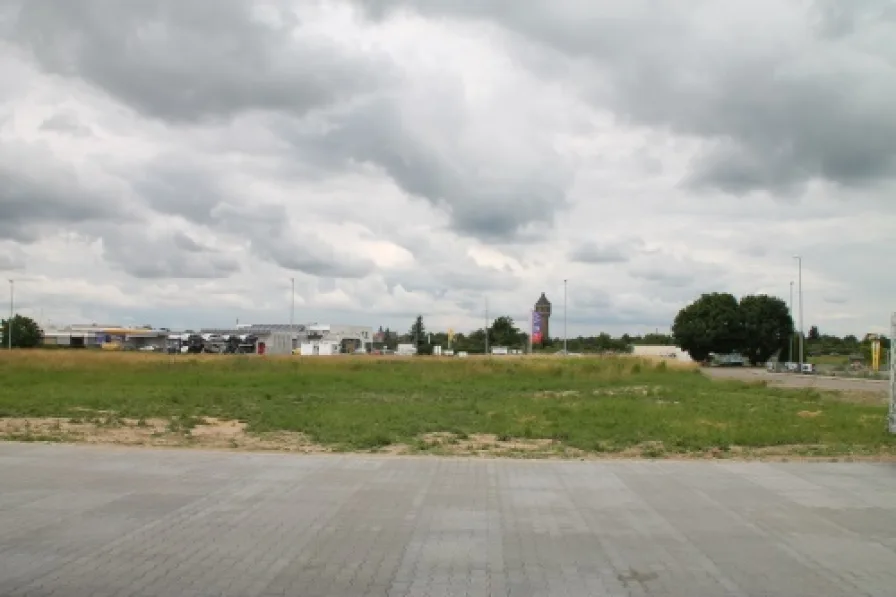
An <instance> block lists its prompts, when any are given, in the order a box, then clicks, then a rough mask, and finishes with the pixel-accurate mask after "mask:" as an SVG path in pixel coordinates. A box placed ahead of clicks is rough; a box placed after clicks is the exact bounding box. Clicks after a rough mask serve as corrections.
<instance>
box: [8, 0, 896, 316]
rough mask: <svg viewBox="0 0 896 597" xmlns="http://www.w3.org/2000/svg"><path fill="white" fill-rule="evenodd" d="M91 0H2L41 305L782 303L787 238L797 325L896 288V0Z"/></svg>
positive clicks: (431, 308)
mask: <svg viewBox="0 0 896 597" xmlns="http://www.w3.org/2000/svg"><path fill="white" fill-rule="evenodd" d="M77 4H78V6H77V8H75V7H74V4H72V5H71V6H69V3H65V2H62V1H61V0H28V1H27V2H25V1H24V0H20V1H19V2H12V1H9V2H7V3H5V8H4V9H3V10H2V11H0V69H2V71H3V73H4V77H3V78H2V81H0V271H2V272H3V275H4V277H9V276H7V272H12V273H11V274H9V275H10V276H12V277H16V278H17V279H21V283H20V284H19V285H18V286H17V296H18V297H19V304H20V306H21V308H22V311H23V312H25V313H27V314H30V315H33V316H42V317H43V319H44V320H45V321H46V320H52V321H55V322H74V321H116V320H117V321H122V322H130V321H133V322H139V323H147V322H151V323H154V324H156V325H168V326H172V327H199V326H203V325H224V324H227V323H229V322H231V321H235V320H236V319H240V320H241V321H269V322H270V321H285V320H286V319H287V318H288V316H289V304H290V297H289V289H290V278H291V277H294V278H295V285H296V305H297V318H298V319H299V320H301V321H320V322H323V321H333V322H337V321H345V322H356V323H367V324H370V325H374V326H377V325H384V326H387V325H388V326H391V327H392V328H396V329H405V328H406V327H408V326H409V325H410V323H411V318H412V317H413V316H414V315H415V314H416V313H423V314H424V315H425V316H426V318H427V322H428V326H429V327H430V328H432V329H439V328H448V327H452V328H454V329H455V330H464V329H470V328H474V327H479V326H481V325H482V320H483V318H484V307H485V301H486V298H487V299H488V301H489V309H490V313H491V314H492V315H499V314H503V313H507V314H510V315H512V316H513V317H515V318H517V319H518V320H521V321H524V320H525V319H526V317H527V310H528V309H529V308H530V307H531V305H532V304H533V303H534V301H535V300H536V299H537V298H538V296H539V295H540V293H541V292H546V293H547V295H548V297H549V298H550V299H552V301H553V302H554V308H555V318H554V319H555V323H554V324H553V325H552V330H553V332H554V333H558V330H559V329H560V328H559V327H558V326H557V324H556V321H558V320H559V319H560V318H562V302H563V280H564V279H568V280H569V287H568V288H569V297H568V302H569V313H568V322H569V327H570V333H571V334H579V333H594V332H597V331H608V332H611V333H622V332H626V331H627V332H630V333H635V332H644V331H649V330H653V329H655V328H656V327H660V328H664V327H666V328H667V327H668V325H669V323H671V320H672V318H673V317H674V314H675V312H676V311H677V309H679V308H680V307H681V306H682V305H683V304H685V303H686V302H688V301H689V300H691V299H692V298H694V297H695V296H696V295H698V294H699V293H701V292H711V291H731V292H734V293H736V294H745V293H755V292H767V293H771V294H777V295H779V296H781V297H782V298H785V299H787V298H789V296H788V295H789V287H790V286H789V285H790V282H791V280H795V279H796V266H795V263H794V261H793V259H792V255H793V254H796V253H799V254H801V255H803V259H804V260H803V266H804V269H803V289H804V292H805V308H806V315H805V318H804V319H805V323H806V326H809V325H818V326H819V328H820V329H821V330H822V332H825V333H828V332H833V333H841V334H845V333H855V334H862V333H864V332H865V331H868V330H872V329H880V327H881V326H882V325H884V324H885V323H886V322H887V321H888V313H889V312H890V311H892V310H894V309H896V304H894V303H893V299H892V297H893V296H894V295H896V281H894V279H893V277H892V276H889V275H888V274H887V269H886V260H885V259H886V256H887V255H888V254H890V253H892V252H893V251H894V250H896V236H894V235H893V233H892V231H893V230H894V229H896V204H894V203H893V201H892V197H893V196H894V194H893V192H894V190H896V141H894V139H896V135H894V134H893V132H894V131H896V117H894V115H896V112H893V111H892V110H891V108H890V107H891V105H892V104H893V98H894V97H896V67H894V66H893V64H894V62H893V61H892V59H893V55H892V48H893V47H896V46H894V45H893V43H892V42H893V41H894V40H896V21H894V18H893V14H892V12H887V10H886V3H879V2H875V1H874V0H867V1H865V2H861V3H860V2H856V3H854V4H850V8H848V9H844V8H843V6H842V5H840V4H839V3H838V4H837V5H836V6H834V5H833V4H830V3H826V2H820V3H817V4H816V5H814V6H813V7H811V8H809V9H805V10H804V9H803V8H801V7H799V6H797V5H788V6H783V5H781V4H780V3H777V2H771V1H768V2H763V3H761V4H760V5H759V6H757V5H756V4H755V3H749V4H748V3H746V2H737V3H735V4H733V5H730V6H727V7H726V9H725V10H721V9H719V8H718V7H717V6H715V5H714V4H713V3H711V2H706V1H705V0H692V1H691V2H689V3H687V6H681V7H679V8H675V9H673V8H671V7H669V8H666V9H664V10H652V11H647V8H648V6H647V4H644V3H639V2H632V3H627V4H626V5H625V7H621V8H620V7H617V8H612V9H610V8H607V7H606V6H604V5H601V6H600V7H598V6H597V5H595V4H594V3H591V2H584V1H581V2H577V1H573V0H568V1H565V2H558V1H556V0H552V1H550V2H548V1H545V2H536V1H535V0H533V2H532V3H531V5H527V8H525V9H521V8H520V7H519V6H517V4H512V5H510V4H507V3H503V2H500V1H499V0H484V1H483V2H481V3H467V4H463V3H450V2H441V1H437V0H431V1H426V0H420V1H419V2H411V1H400V0H377V1H376V2H365V3H363V4H364V7H365V8H363V9H362V8H361V7H360V4H361V3H357V2H350V1H348V0H343V1H334V2H328V3H322V4H321V3H318V4H309V3H306V2H298V1H294V0H268V1H265V2H263V3H256V4H251V5H250V4H249V3H244V2H241V1H237V0H221V2H220V3H218V4H216V6H219V7H220V8H219V10H218V11H216V12H215V13H213V14H212V13H210V12H209V11H208V9H207V3H205V2H200V1H198V0H180V1H178V2H174V1H173V0H152V1H150V2H145V3H140V4H139V6H138V5H136V4H135V5H133V6H132V5H131V4H122V5H116V8H114V9H111V10H108V8H109V6H110V5H108V3H105V2H100V1H98V0H83V2H79V3H77ZM16 5H17V6H16ZM390 6H391V7H396V6H397V7H399V9H397V10H374V9H375V8H377V7H380V8H388V7H390ZM508 6H510V7H512V9H513V10H512V11H510V10H506V11H505V10H504V9H505V8H506V7H508ZM620 6H621V5H620ZM832 7H833V8H836V10H833V8H832ZM250 9H251V10H250ZM608 10H609V11H610V12H606V11H608ZM16 13H18V15H19V16H18V17H16ZM200 17H201V18H200Z"/></svg>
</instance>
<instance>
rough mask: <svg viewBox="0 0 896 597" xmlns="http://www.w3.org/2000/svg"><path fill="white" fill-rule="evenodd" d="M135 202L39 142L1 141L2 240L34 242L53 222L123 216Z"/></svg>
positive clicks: (58, 223)
mask: <svg viewBox="0 0 896 597" xmlns="http://www.w3.org/2000/svg"><path fill="white" fill-rule="evenodd" d="M130 207H131V206H130V204H129V203H128V202H127V201H122V200H121V198H120V197H118V196H116V194H115V193H114V192H113V191H112V190H111V189H109V188H104V187H99V186H96V185H85V184H84V183H83V181H81V180H80V179H79V177H78V176H77V174H76V173H75V172H74V171H73V170H72V169H70V168H68V167H66V166H63V165H61V164H59V163H57V162H56V161H55V159H54V158H53V156H52V154H50V153H49V152H46V151H43V150H42V148H40V147H32V146H27V145H19V144H12V143H9V144H3V145H2V146H0V240H2V239H3V238H11V239H16V240H19V241H23V242H30V241H32V240H34V239H35V238H37V237H39V234H38V232H37V231H38V229H39V228H41V227H43V226H48V225H61V226H67V225H74V224H77V223H80V222H90V221H124V220H126V219H130V218H131V217H132V216H133V214H132V213H131V210H130Z"/></svg>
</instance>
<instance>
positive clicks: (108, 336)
mask: <svg viewBox="0 0 896 597" xmlns="http://www.w3.org/2000/svg"><path fill="white" fill-rule="evenodd" d="M168 334H169V331H168V330H164V329H153V328H149V327H125V326H120V325H102V324H96V323H91V324H73V325H67V326H64V327H60V328H50V329H47V330H45V331H44V337H43V343H44V345H45V346H66V347H70V348H103V349H106V350H164V349H165V346H166V343H167V339H168Z"/></svg>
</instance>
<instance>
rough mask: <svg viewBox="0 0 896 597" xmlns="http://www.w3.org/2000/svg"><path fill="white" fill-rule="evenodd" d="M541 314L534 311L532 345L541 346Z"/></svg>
mask: <svg viewBox="0 0 896 597" xmlns="http://www.w3.org/2000/svg"><path fill="white" fill-rule="evenodd" d="M542 340H543V338H542V335H541V313H539V312H538V311H532V344H533V345H535V344H541V342H542Z"/></svg>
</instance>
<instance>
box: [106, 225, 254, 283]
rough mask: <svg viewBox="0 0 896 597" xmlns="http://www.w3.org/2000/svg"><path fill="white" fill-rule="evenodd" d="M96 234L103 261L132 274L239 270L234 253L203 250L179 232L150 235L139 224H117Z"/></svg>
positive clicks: (207, 275) (223, 274) (214, 274)
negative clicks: (185, 246)
mask: <svg viewBox="0 0 896 597" xmlns="http://www.w3.org/2000/svg"><path fill="white" fill-rule="evenodd" d="M98 235H99V236H100V238H102V240H103V255H104V257H105V259H106V261H108V262H109V263H110V264H111V265H112V266H114V267H115V268H117V269H119V270H122V271H125V272H127V273H128V274H130V275H131V276H134V277H135V278H145V279H158V278H172V279H177V278H192V279H215V278H227V277H229V276H230V275H232V274H235V273H237V272H239V271H240V265H239V262H238V261H237V260H236V259H234V258H233V257H231V256H228V255H225V254H221V253H218V252H215V251H209V250H204V249H202V247H201V246H200V245H199V244H198V243H196V242H195V241H193V240H192V239H190V238H189V237H186V236H185V235H184V234H183V233H181V232H174V233H170V234H162V235H151V234H149V233H147V232H146V231H144V230H142V229H141V228H140V227H122V226H116V227H114V228H110V227H107V228H105V229H104V230H103V231H102V232H100V233H99V234H98ZM185 243H186V244H188V245H190V246H189V248H187V249H184V244H185Z"/></svg>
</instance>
